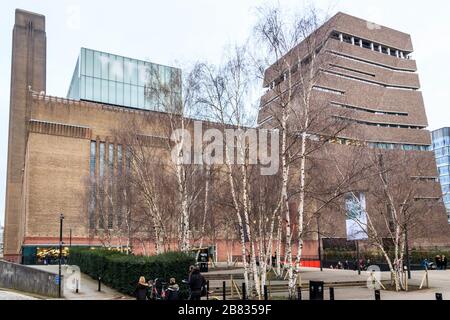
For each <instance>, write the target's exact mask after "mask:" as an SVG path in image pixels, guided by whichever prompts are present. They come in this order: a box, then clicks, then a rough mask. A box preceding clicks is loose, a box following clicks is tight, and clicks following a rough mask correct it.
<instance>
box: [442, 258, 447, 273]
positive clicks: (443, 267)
mask: <svg viewBox="0 0 450 320" xmlns="http://www.w3.org/2000/svg"><path fill="white" fill-rule="evenodd" d="M441 263H442V269H443V270H447V257H446V256H442V262H441Z"/></svg>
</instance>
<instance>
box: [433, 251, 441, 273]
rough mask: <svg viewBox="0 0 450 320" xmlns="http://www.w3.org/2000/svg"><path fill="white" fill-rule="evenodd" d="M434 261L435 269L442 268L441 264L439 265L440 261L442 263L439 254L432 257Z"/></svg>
mask: <svg viewBox="0 0 450 320" xmlns="http://www.w3.org/2000/svg"><path fill="white" fill-rule="evenodd" d="M434 261H435V262H436V269H438V270H441V268H442V265H441V263H442V260H441V256H440V255H437V256H436V257H435V258H434Z"/></svg>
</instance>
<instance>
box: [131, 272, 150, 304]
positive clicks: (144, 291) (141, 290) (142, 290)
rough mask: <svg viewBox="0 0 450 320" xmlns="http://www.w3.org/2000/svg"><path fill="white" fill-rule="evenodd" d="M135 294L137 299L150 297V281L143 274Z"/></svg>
mask: <svg viewBox="0 0 450 320" xmlns="http://www.w3.org/2000/svg"><path fill="white" fill-rule="evenodd" d="M134 296H135V297H136V300H148V299H150V292H149V286H148V283H147V282H145V277H143V276H141V277H140V278H139V282H138V284H137V286H136V289H135V290H134Z"/></svg>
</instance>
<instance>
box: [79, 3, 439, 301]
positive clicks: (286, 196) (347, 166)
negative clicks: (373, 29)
mask: <svg viewBox="0 0 450 320" xmlns="http://www.w3.org/2000/svg"><path fill="white" fill-rule="evenodd" d="M257 14H258V20H257V22H256V24H255V26H254V29H253V32H252V34H251V36H250V39H248V41H246V43H245V45H243V46H235V47H233V49H231V50H229V52H228V54H227V55H226V57H225V58H224V62H223V63H222V64H220V65H211V64H208V63H204V62H198V63H196V64H195V65H194V66H193V67H192V68H191V70H190V71H189V72H188V73H185V74H184V76H183V78H181V77H171V81H170V82H167V81H165V84H161V85H160V86H150V88H155V89H148V90H146V92H147V94H150V95H151V96H152V98H153V99H155V98H156V99H157V100H158V102H159V104H160V105H161V106H163V108H162V109H163V110H176V112H171V113H150V112H149V113H142V114H138V115H137V116H135V117H132V118H130V119H129V120H127V121H124V123H123V124H122V125H121V126H120V127H118V128H117V131H116V132H115V133H114V136H115V138H116V139H117V141H120V143H121V145H123V146H124V150H123V159H124V160H123V168H121V169H120V170H117V169H115V170H113V171H112V173H111V174H109V175H108V174H106V175H105V176H104V178H103V179H101V180H100V179H95V181H92V180H90V181H89V184H90V187H89V188H88V189H89V193H90V197H91V194H92V188H94V189H95V190H100V192H96V193H95V196H96V203H97V207H98V209H97V213H98V215H99V216H100V217H103V218H102V219H101V220H103V221H106V220H108V217H109V218H111V215H113V221H116V223H114V227H112V228H104V227H101V228H99V227H96V228H94V230H93V234H94V235H95V236H97V237H99V238H101V239H102V241H103V242H104V243H105V245H106V246H112V245H117V239H120V246H122V247H123V248H126V249H129V248H130V247H131V244H132V243H136V242H138V243H141V244H142V250H143V252H144V253H147V250H148V247H147V246H146V243H147V242H148V241H149V240H151V242H152V243H153V244H154V246H155V248H154V252H156V253H162V252H165V251H169V250H180V251H189V250H191V249H192V248H193V247H198V246H199V247H202V246H203V245H205V244H211V243H215V242H216V241H217V239H221V240H223V241H229V242H230V244H231V245H230V250H232V248H233V246H234V244H235V243H238V244H239V246H240V248H241V250H240V251H241V259H240V260H241V261H242V263H243V267H244V278H245V282H246V284H247V286H248V287H249V288H251V292H254V293H255V295H256V296H259V297H261V294H262V288H263V287H264V285H265V283H266V277H267V272H268V270H269V269H271V268H272V267H271V260H272V256H275V257H276V259H275V260H276V267H275V268H274V271H275V273H276V274H278V275H280V276H281V275H283V276H285V277H286V278H287V279H288V281H289V289H290V293H291V295H292V296H294V295H295V288H296V281H297V274H298V271H299V267H300V263H301V257H302V248H303V244H304V241H305V239H317V236H320V237H333V236H336V235H339V234H340V235H341V236H342V230H341V231H339V228H337V227H336V222H337V221H345V216H346V212H345V206H344V203H345V199H346V198H348V196H349V195H355V197H354V198H355V199H359V198H358V197H357V196H356V194H357V193H361V192H363V193H365V194H366V196H367V198H370V199H371V200H370V201H371V205H372V207H373V210H370V211H368V212H366V215H365V216H366V219H365V220H364V221H359V220H357V221H356V223H359V224H360V225H361V230H363V231H364V232H365V233H366V236H367V238H368V243H369V246H372V247H374V248H376V249H377V250H381V251H382V252H383V253H384V255H385V258H386V261H387V262H388V264H389V266H390V268H391V271H392V273H393V275H394V276H395V280H396V285H397V288H398V289H401V288H403V283H402V277H401V273H402V272H403V264H404V252H405V244H406V240H407V239H406V237H407V232H408V230H412V229H414V228H415V229H416V230H417V228H418V227H423V225H422V224H420V222H418V221H420V219H417V216H419V215H420V216H426V214H427V212H430V211H432V210H433V208H434V206H435V205H438V201H437V199H435V198H427V199H425V200H424V199H422V200H423V201H420V199H419V195H420V192H421V191H422V190H423V185H422V184H423V181H418V180H414V179H412V178H411V177H412V176H418V177H419V176H426V175H427V174H426V171H427V170H429V168H421V167H420V163H421V162H420V159H418V158H417V157H415V156H408V155H407V152H396V153H395V154H394V153H393V155H391V154H390V153H389V152H385V151H380V150H371V149H368V148H367V147H366V146H365V145H364V144H363V143H357V142H355V143H353V144H352V145H347V146H344V145H338V143H339V142H341V141H340V139H339V137H340V136H341V135H349V134H350V135H351V134H352V133H353V134H354V133H355V130H357V129H356V128H355V127H353V124H352V123H351V122H349V121H347V120H345V119H346V118H348V117H349V113H350V112H351V111H348V110H341V111H339V110H338V111H337V110H335V109H333V110H331V109H330V105H329V101H327V100H326V99H325V98H324V95H320V94H317V91H316V90H315V88H316V86H317V84H318V83H320V81H321V80H322V79H323V77H324V72H323V71H324V70H326V69H327V68H330V64H332V63H331V62H332V59H334V58H333V57H332V56H331V55H330V54H328V51H327V46H328V41H330V40H329V37H328V34H329V33H330V32H331V31H332V25H331V24H329V23H327V24H324V25H322V22H323V21H324V20H323V19H321V15H320V14H319V13H318V12H316V10H315V9H306V10H303V11H302V12H301V14H296V15H287V14H285V13H284V12H283V11H282V10H281V9H280V8H277V7H275V8H260V9H258V10H257ZM300 42H302V45H301V46H297V45H298V44H299V43H300ZM293 48H295V49H293ZM269 66H270V68H269ZM149 72H150V73H151V74H150V77H151V78H152V81H158V79H159V78H158V77H159V75H158V74H156V73H155V74H152V71H151V70H150V71H149ZM263 79H275V80H274V81H273V83H270V84H267V86H268V87H270V92H268V93H266V94H265V95H264V96H263V98H262V99H261V101H259V98H260V96H259V94H258V97H257V98H258V101H257V102H255V96H256V95H255V92H260V90H257V89H256V88H261V87H262V85H261V83H262V81H263ZM161 83H162V82H161ZM171 86H178V87H180V86H181V87H182V88H183V94H182V96H181V97H178V96H177V97H173V96H171V95H170V94H169V93H170V92H172V90H169V89H170V87H171ZM269 100H270V101H269ZM260 104H261V106H260ZM260 107H261V109H260ZM160 109H161V108H160ZM258 111H259V113H260V120H263V119H264V120H266V119H268V122H267V123H269V132H270V135H271V136H273V137H276V139H275V140H273V139H272V142H271V147H272V148H271V152H276V153H277V156H279V160H280V161H279V165H278V170H277V173H276V174H274V175H262V174H261V168H262V167H264V164H262V163H256V164H255V163H252V162H251V161H250V156H251V153H252V152H254V149H253V148H254V146H252V145H251V143H250V142H249V139H246V136H245V134H246V130H247V129H248V128H253V127H255V124H256V122H257V114H256V113H257V112H258ZM194 119H200V120H202V121H203V126H204V128H210V129H211V128H212V129H216V130H218V131H219V132H224V131H225V130H226V129H227V128H233V129H235V130H237V131H236V132H237V136H236V138H237V139H236V141H237V143H233V145H229V144H230V141H227V140H226V139H224V141H223V145H224V149H225V150H224V157H223V159H224V161H223V162H222V163H218V162H215V161H202V162H201V163H196V162H195V161H191V162H189V161H185V160H186V159H194V158H195V157H196V156H198V154H197V153H196V151H195V150H194V152H192V153H189V152H186V149H184V148H183V147H182V145H183V143H184V142H188V141H186V140H189V141H190V140H191V139H192V136H193V135H186V134H176V132H180V131H179V129H186V130H187V131H188V132H191V133H193V131H194V127H195V123H194ZM181 132H182V131H181ZM208 139H209V140H208ZM208 139H203V140H202V141H201V144H200V146H197V149H196V150H197V151H198V150H200V152H202V151H205V149H207V148H208V146H209V143H211V142H212V141H213V140H214V137H208ZM205 140H206V142H205ZM194 143H195V142H194ZM197 143H198V142H197ZM275 145H277V146H278V148H275ZM194 149H195V148H194ZM214 152H221V151H220V150H214ZM214 152H213V153H214ZM235 158H239V159H242V161H234V159H235ZM406 163H407V164H408V165H407V166H406V165H405V164H406ZM405 167H408V168H411V170H412V171H406V170H404V168H405ZM413 172H416V173H413ZM422 173H423V174H422ZM430 175H432V174H428V176H430ZM431 202H432V203H431ZM354 219H357V217H356V218H354ZM319 223H320V224H321V229H322V231H321V232H320V233H319V232H318V231H317V229H318V224H319ZM419 224H420V225H419ZM343 227H344V230H345V225H344V226H343ZM386 239H390V241H391V243H390V244H389V245H390V246H394V248H395V250H394V251H393V252H394V255H392V254H391V253H390V252H392V251H388V250H387V249H386ZM231 258H232V253H231V251H230V260H231Z"/></svg>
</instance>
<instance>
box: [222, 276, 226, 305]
mask: <svg viewBox="0 0 450 320" xmlns="http://www.w3.org/2000/svg"><path fill="white" fill-rule="evenodd" d="M222 297H223V300H224V301H225V300H226V299H227V292H226V282H225V281H223V282H222Z"/></svg>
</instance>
